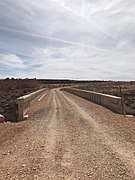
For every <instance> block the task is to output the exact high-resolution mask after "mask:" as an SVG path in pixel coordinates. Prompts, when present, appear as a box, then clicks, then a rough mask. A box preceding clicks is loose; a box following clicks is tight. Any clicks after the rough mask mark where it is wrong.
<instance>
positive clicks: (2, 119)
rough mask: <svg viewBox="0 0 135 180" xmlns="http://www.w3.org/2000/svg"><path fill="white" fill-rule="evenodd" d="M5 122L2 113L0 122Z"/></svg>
mask: <svg viewBox="0 0 135 180" xmlns="http://www.w3.org/2000/svg"><path fill="white" fill-rule="evenodd" d="M4 122H5V118H4V116H3V115H2V114H0V123H4Z"/></svg>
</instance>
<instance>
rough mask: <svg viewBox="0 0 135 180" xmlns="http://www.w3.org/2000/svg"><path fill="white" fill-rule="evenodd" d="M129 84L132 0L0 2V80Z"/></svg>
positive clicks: (134, 41) (134, 18)
mask: <svg viewBox="0 0 135 180" xmlns="http://www.w3.org/2000/svg"><path fill="white" fill-rule="evenodd" d="M6 77H15V78H19V77H20V78H26V77H29V78H34V77H36V78H64V79H101V80H135V1H134V0H130V1H128V0H23V1H22V0H0V78H6Z"/></svg>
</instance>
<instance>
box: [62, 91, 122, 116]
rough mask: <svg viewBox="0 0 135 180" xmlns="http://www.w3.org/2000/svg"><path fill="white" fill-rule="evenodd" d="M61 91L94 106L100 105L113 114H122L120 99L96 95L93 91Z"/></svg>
mask: <svg viewBox="0 0 135 180" xmlns="http://www.w3.org/2000/svg"><path fill="white" fill-rule="evenodd" d="M62 90H64V91H67V92H69V93H72V94H74V95H77V96H79V97H82V98H84V99H86V100H89V101H92V102H94V103H96V104H99V105H102V106H104V107H106V108H108V109H110V110H112V111H113V112H116V113H119V114H122V113H123V110H122V100H121V97H117V96H112V95H108V94H102V93H97V92H94V91H85V90H80V89H75V88H63V89H62Z"/></svg>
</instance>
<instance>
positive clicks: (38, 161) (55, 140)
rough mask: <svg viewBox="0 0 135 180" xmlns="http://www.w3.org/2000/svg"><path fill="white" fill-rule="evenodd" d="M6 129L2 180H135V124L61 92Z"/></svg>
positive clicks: (0, 147)
mask: <svg viewBox="0 0 135 180" xmlns="http://www.w3.org/2000/svg"><path fill="white" fill-rule="evenodd" d="M28 114H29V119H28V120H27V121H23V122H20V123H9V122H8V123H4V124H0V179H2V180H6V179H7V180H28V179H29V180H33V179H35V180H46V179H50V180H51V179H54V180H59V179H60V180H62V179H65V180H79V179H80V180H87V179H91V180H101V179H102V180H116V179H117V180H134V179H135V118H134V117H132V118H131V117H124V116H122V115H118V114H115V113H113V112H111V111H110V110H108V109H106V108H104V107H101V106H99V105H96V104H94V103H91V102H89V101H87V100H84V99H82V98H79V97H77V96H75V95H72V94H69V93H67V92H64V91H60V90H58V89H54V90H49V91H48V92H47V93H46V94H45V96H44V97H43V98H42V99H41V101H39V102H37V103H35V104H34V105H33V106H32V108H31V109H30V110H29V112H28Z"/></svg>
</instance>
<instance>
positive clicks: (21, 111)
mask: <svg viewBox="0 0 135 180" xmlns="http://www.w3.org/2000/svg"><path fill="white" fill-rule="evenodd" d="M46 90H47V89H46V88H44V89H40V90H38V91H35V92H33V93H30V94H28V95H25V96H22V97H19V98H18V99H17V104H18V120H23V119H25V114H26V112H27V111H28V110H29V109H30V106H31V105H32V104H33V103H34V102H35V101H36V100H37V99H38V98H39V97H41V96H42V95H43V94H44V93H45V91H46Z"/></svg>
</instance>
